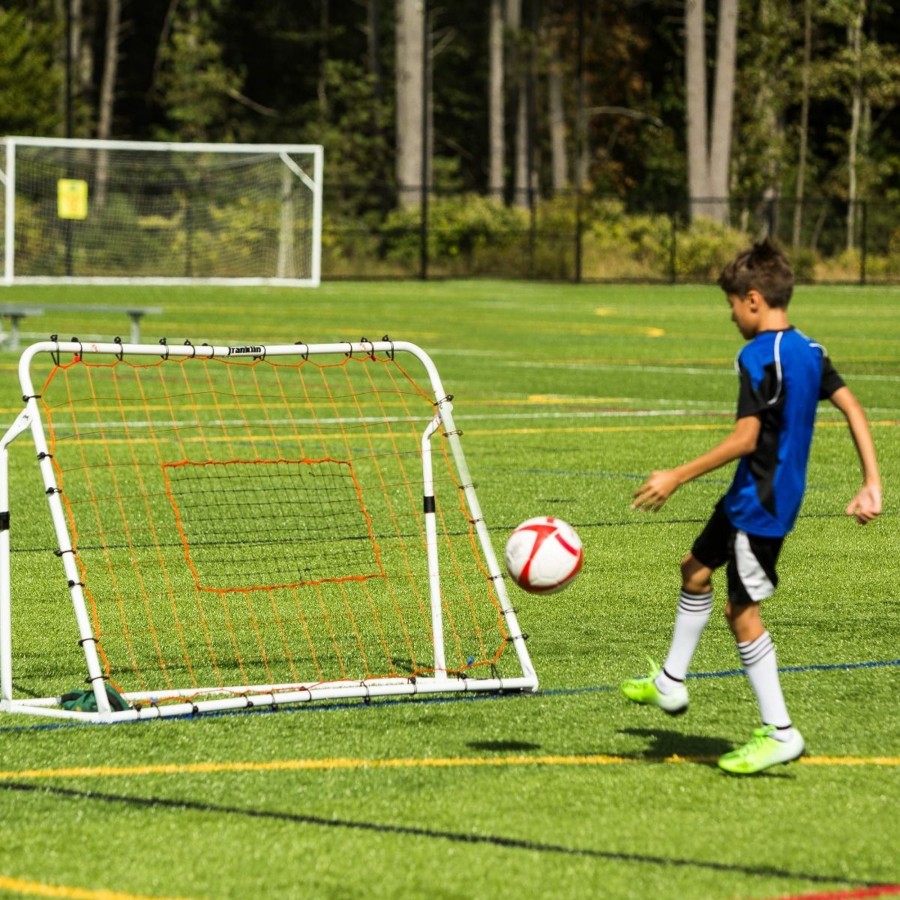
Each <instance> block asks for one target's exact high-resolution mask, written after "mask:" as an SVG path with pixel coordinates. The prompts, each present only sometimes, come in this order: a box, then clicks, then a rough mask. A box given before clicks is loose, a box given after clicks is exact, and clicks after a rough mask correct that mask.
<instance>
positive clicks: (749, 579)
mask: <svg viewBox="0 0 900 900" xmlns="http://www.w3.org/2000/svg"><path fill="white" fill-rule="evenodd" d="M734 559H735V562H736V563H737V571H738V576H739V577H740V579H741V583H742V584H743V585H744V588H745V589H746V591H747V596H748V597H749V598H750V599H751V600H753V601H755V602H756V603H759V601H760V600H765V599H767V598H768V597H771V596H772V594H774V593H775V585H774V584H772V582H771V581H770V580H769V576H768V575H766V571H765V569H763V567H762V566H761V565H760V564H759V560H758V559H757V558H756V556H755V555H754V553H753V550H752V549H751V547H750V538H748V537H747V533H746V532H745V531H738V532H737V534H736V535H735V537H734Z"/></svg>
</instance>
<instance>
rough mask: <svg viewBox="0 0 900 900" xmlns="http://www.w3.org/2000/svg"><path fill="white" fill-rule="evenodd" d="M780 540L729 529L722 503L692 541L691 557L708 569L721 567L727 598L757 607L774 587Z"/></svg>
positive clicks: (730, 524) (719, 503)
mask: <svg viewBox="0 0 900 900" xmlns="http://www.w3.org/2000/svg"><path fill="white" fill-rule="evenodd" d="M783 543H784V538H771V537H759V536H758V535H752V534H747V532H745V531H741V530H740V529H738V528H735V527H734V525H732V523H731V520H730V519H729V518H728V514H727V513H726V512H725V510H724V508H723V504H722V501H721V500H720V501H719V502H718V503H717V504H716V508H715V509H714V510H713V513H712V515H711V516H710V518H709V521H708V522H707V523H706V526H705V527H704V529H703V531H702V532H700V535H699V536H698V537H697V540H696V541H694V546H693V547H692V548H691V554H692V555H693V556H694V558H695V559H696V560H697V561H698V562H701V563H702V564H703V565H704V566H708V567H709V568H710V569H718V568H720V567H721V566H723V565H724V566H725V567H726V568H725V575H726V579H727V582H728V596H729V598H730V599H731V600H732V601H733V602H735V603H759V602H760V601H761V600H765V599H767V598H768V597H771V596H772V594H774V593H775V588H776V587H778V572H777V571H776V564H777V562H778V555H779V553H780V552H781V546H782V544H783Z"/></svg>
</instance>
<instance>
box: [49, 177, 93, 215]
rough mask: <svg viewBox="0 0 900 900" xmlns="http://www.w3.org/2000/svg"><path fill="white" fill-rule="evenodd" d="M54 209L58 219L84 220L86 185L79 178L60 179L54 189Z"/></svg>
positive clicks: (86, 210)
mask: <svg viewBox="0 0 900 900" xmlns="http://www.w3.org/2000/svg"><path fill="white" fill-rule="evenodd" d="M56 208H57V215H58V216H59V218H60V219H86V218H87V214H88V183H87V182H86V181H82V180H81V179H79V178H60V179H59V181H58V182H57V188H56Z"/></svg>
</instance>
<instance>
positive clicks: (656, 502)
mask: <svg viewBox="0 0 900 900" xmlns="http://www.w3.org/2000/svg"><path fill="white" fill-rule="evenodd" d="M680 484H681V481H680V480H679V478H678V475H677V473H676V472H675V470H674V469H661V470H660V471H658V472H651V473H650V477H649V478H648V479H647V480H646V481H645V482H644V483H643V484H642V485H641V486H640V487H639V488H638V489H637V490H636V491H635V492H634V493H633V494H632V497H633V498H634V502H633V503H632V504H631V508H632V509H644V510H650V511H652V512H656V511H657V510H659V509H662V506H663V504H664V503H665V502H666V500H668V499H669V497H670V496H671V495H672V493H673V492H674V491H675V489H676V488H677V487H678V486H679V485H680Z"/></svg>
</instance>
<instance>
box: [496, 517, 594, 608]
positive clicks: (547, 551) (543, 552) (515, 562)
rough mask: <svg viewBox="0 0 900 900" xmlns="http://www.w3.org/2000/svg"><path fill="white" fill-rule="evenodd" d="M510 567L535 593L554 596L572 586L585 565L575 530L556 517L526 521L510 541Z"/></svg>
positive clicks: (582, 551)
mask: <svg viewBox="0 0 900 900" xmlns="http://www.w3.org/2000/svg"><path fill="white" fill-rule="evenodd" d="M505 557H506V568H507V570H508V571H509V574H510V575H512V577H513V579H514V580H515V582H516V584H517V585H519V587H520V588H522V589H523V590H526V591H528V592H529V593H532V594H552V593H554V592H555V591H561V590H562V589H563V588H564V587H565V586H566V585H568V584H571V583H572V580H573V579H574V578H575V576H576V575H577V574H578V573H579V572H580V571H581V566H582V564H583V563H584V548H583V547H582V544H581V538H579V537H578V534H577V532H576V531H575V529H574V528H573V527H572V526H571V525H569V524H567V523H566V522H563V520H562V519H557V518H556V517H555V516H538V517H537V518H535V519H528V521H526V522H523V523H522V524H521V525H519V527H518V528H516V530H515V531H514V532H513V533H512V534H511V535H510V536H509V540H508V541H507V542H506V553H505Z"/></svg>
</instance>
